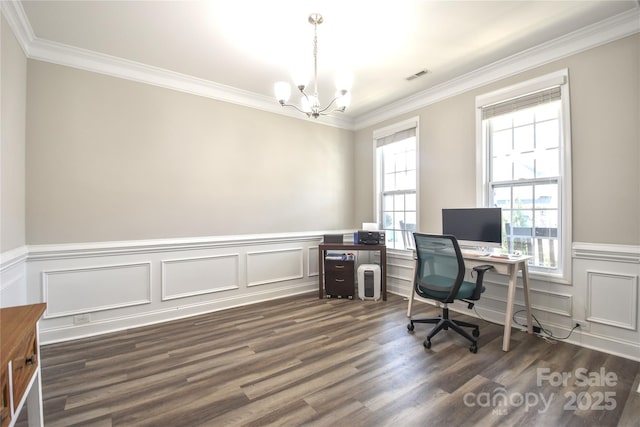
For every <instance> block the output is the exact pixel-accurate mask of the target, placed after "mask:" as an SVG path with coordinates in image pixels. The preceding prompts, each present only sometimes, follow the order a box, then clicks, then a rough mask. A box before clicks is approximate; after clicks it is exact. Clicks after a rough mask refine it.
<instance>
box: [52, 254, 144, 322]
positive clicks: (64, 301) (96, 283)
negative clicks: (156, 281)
mask: <svg viewBox="0 0 640 427" xmlns="http://www.w3.org/2000/svg"><path fill="white" fill-rule="evenodd" d="M42 288H43V295H44V297H45V301H46V302H47V311H46V312H45V316H44V317H45V318H54V317H61V316H70V315H75V314H84V313H89V312H94V311H102V310H110V309H115V308H122V307H129V306H133V305H139V304H148V303H150V302H151V263H149V262H142V263H131V264H114V265H102V266H95V267H82V268H71V269H61V270H48V271H43V272H42Z"/></svg>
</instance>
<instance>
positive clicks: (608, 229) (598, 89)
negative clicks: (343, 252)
mask: <svg viewBox="0 0 640 427" xmlns="http://www.w3.org/2000/svg"><path fill="white" fill-rule="evenodd" d="M563 68H568V69H569V79H570V81H569V84H570V96H571V125H572V129H571V130H572V150H573V165H572V168H573V177H572V178H573V240H574V241H576V242H590V243H611V244H629V245H637V244H639V243H640V166H639V165H640V105H639V104H640V78H639V77H638V76H640V35H634V36H631V37H627V38H624V39H622V40H618V41H616V42H613V43H609V44H606V45H603V46H600V47H598V48H595V49H591V50H588V51H585V52H582V53H580V54H576V55H573V56H571V57H568V58H565V59H563V60H560V61H556V62H554V63H551V64H547V65H545V66H542V67H538V68H535V69H533V70H530V71H528V72H525V73H521V74H518V75H516V76H513V77H510V78H508V79H504V80H501V81H499V82H497V83H493V84H491V85H487V86H485V87H482V88H480V89H476V90H473V91H470V92H467V93H464V94H462V95H459V96H455V97H453V98H449V99H447V100H445V101H442V102H438V103H435V104H432V105H430V106H427V107H425V108H422V109H420V110H419V111H416V112H413V113H411V114H406V115H403V116H402V117H398V118H397V119H393V120H388V121H386V122H385V123H381V124H380V125H377V126H372V127H369V128H367V129H362V130H359V131H358V132H356V156H357V157H358V158H366V159H367V160H366V161H362V162H359V163H358V166H359V167H357V168H356V193H357V194H358V199H357V200H358V203H357V204H356V223H358V222H360V221H365V220H366V221H370V220H371V219H372V218H373V208H372V207H373V191H374V190H373V184H374V182H373V178H372V177H373V158H372V138H373V130H374V129H377V128H380V127H384V126H386V125H389V124H391V123H394V122H398V121H401V120H402V119H404V118H406V117H411V116H419V117H420V128H419V132H420V141H419V150H420V164H419V167H420V183H419V185H420V187H419V191H420V194H419V197H420V219H419V221H420V224H419V228H420V230H421V231H426V232H439V231H441V226H442V225H441V218H440V212H441V209H442V208H443V207H463V206H473V205H475V200H476V193H475V190H476V182H475V179H476V175H475V171H476V157H475V150H476V148H475V139H476V136H475V111H474V106H475V97H476V96H477V95H480V94H483V93H487V92H490V91H493V90H496V89H499V88H502V87H505V86H509V85H511V84H515V83H519V82H522V81H526V80H528V79H531V78H534V77H537V76H540V75H544V74H547V73H549V72H553V71H557V70H560V69H563Z"/></svg>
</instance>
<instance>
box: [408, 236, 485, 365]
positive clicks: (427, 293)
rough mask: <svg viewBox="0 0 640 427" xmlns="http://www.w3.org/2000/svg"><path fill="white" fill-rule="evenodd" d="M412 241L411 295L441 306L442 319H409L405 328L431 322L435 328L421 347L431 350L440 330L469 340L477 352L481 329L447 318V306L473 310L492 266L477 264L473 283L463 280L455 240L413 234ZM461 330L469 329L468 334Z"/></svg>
mask: <svg viewBox="0 0 640 427" xmlns="http://www.w3.org/2000/svg"><path fill="white" fill-rule="evenodd" d="M413 236H414V240H415V248H416V249H415V251H416V252H415V253H416V267H415V277H414V292H415V293H416V294H417V295H418V296H420V297H422V298H427V299H431V300H435V301H437V302H438V303H440V304H442V306H443V309H442V316H440V317H434V318H427V319H411V320H410V321H409V324H408V325H407V329H408V330H409V332H413V330H414V328H415V323H431V324H435V327H434V328H433V329H432V330H431V331H430V332H429V334H428V335H427V338H426V339H425V340H424V346H425V348H427V349H430V348H431V339H432V338H433V337H434V336H435V335H436V334H437V333H438V332H440V331H441V330H443V329H444V330H448V329H453V330H454V331H455V332H457V333H458V334H460V335H462V336H463V337H464V338H466V339H468V340H469V341H471V346H470V347H469V351H471V352H472V353H477V352H478V340H477V338H478V336H480V327H479V326H478V325H475V324H473V323H467V322H464V321H461V320H453V319H451V318H449V308H448V304H450V303H452V302H454V301H456V300H458V301H463V302H465V303H467V304H468V307H469V308H473V304H474V303H473V302H472V301H477V300H479V299H480V295H481V294H482V293H483V292H484V290H485V288H484V286H483V284H482V280H483V278H484V274H485V273H486V272H487V271H488V270H490V269H492V268H493V267H492V266H491V265H479V266H476V267H474V268H473V271H472V275H473V274H474V273H475V275H476V280H475V283H473V282H470V281H466V280H465V275H466V268H465V265H464V258H463V257H462V252H461V251H460V246H459V245H458V241H457V240H456V238H455V237H454V236H450V235H434V234H422V233H413ZM463 328H471V334H469V332H467V330H465V329H463Z"/></svg>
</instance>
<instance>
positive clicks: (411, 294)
mask: <svg viewBox="0 0 640 427" xmlns="http://www.w3.org/2000/svg"><path fill="white" fill-rule="evenodd" d="M417 263H418V261H417V260H414V261H413V269H412V270H411V287H410V288H409V304H408V305H407V317H408V318H411V312H412V310H413V300H414V299H415V294H416V290H415V289H414V288H413V287H414V286H415V283H414V281H415V280H416V279H415V277H416V264H417Z"/></svg>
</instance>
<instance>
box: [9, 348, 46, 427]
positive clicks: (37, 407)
mask: <svg viewBox="0 0 640 427" xmlns="http://www.w3.org/2000/svg"><path fill="white" fill-rule="evenodd" d="M39 361H40V358H38V363H40V362H39ZM41 375H42V373H41V371H40V367H38V369H37V371H36V373H35V379H34V381H33V384H32V385H31V389H30V390H29V391H28V394H27V400H26V402H27V417H28V421H29V427H42V426H43V425H44V413H43V412H42V382H41V380H40V376H41ZM16 416H17V414H16Z"/></svg>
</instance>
